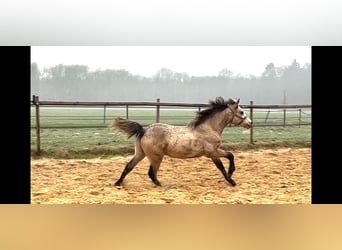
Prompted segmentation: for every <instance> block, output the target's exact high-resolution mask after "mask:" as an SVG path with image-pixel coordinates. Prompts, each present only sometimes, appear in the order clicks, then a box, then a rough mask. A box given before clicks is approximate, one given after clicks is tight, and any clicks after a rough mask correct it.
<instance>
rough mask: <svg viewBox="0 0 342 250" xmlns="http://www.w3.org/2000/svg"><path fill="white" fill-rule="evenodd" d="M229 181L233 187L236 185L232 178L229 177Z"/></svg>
mask: <svg viewBox="0 0 342 250" xmlns="http://www.w3.org/2000/svg"><path fill="white" fill-rule="evenodd" d="M229 183H230V185H232V186H233V187H234V186H236V183H235V181H234V180H233V179H230V180H229Z"/></svg>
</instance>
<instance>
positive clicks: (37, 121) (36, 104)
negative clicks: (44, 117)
mask: <svg viewBox="0 0 342 250" xmlns="http://www.w3.org/2000/svg"><path fill="white" fill-rule="evenodd" d="M33 103H34V105H35V107H36V137H37V140H36V141H37V152H36V154H37V155H40V114H39V96H35V95H34V96H33Z"/></svg>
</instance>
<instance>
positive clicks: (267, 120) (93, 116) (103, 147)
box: [31, 107, 311, 158]
mask: <svg viewBox="0 0 342 250" xmlns="http://www.w3.org/2000/svg"><path fill="white" fill-rule="evenodd" d="M197 110H198V109H193V110H189V109H186V110H182V109H178V110H175V109H161V111H160V122H162V123H168V124H173V125H186V124H187V123H188V122H190V121H191V120H192V119H193V118H194V117H195V115H196V113H195V112H196V111H197ZM247 114H248V112H247ZM40 115H41V119H40V123H41V155H43V156H47V157H59V158H89V157H110V156H113V155H116V154H120V155H125V154H132V153H133V152H134V141H135V138H130V139H126V138H125V137H124V136H123V135H121V134H119V133H118V132H116V131H114V130H113V129H111V124H112V121H113V119H114V118H116V117H118V116H120V117H124V118H126V109H125V108H111V109H109V108H108V109H106V110H104V109H103V108H87V109H85V108H45V107H44V108H41V110H40ZM248 115H249V114H248ZM155 117H156V111H155V110H153V109H141V108H135V109H129V112H128V118H129V119H132V120H134V121H137V122H139V123H141V124H142V125H143V126H146V125H149V124H151V123H154V122H155ZM283 118H284V113H283V112H282V111H281V112H279V111H278V112H267V111H265V112H255V113H254V119H253V121H254V125H255V127H254V128H253V140H254V144H250V130H246V129H243V128H240V127H227V128H226V129H225V130H224V132H223V134H222V142H223V143H222V147H223V148H227V149H236V148H246V149H250V148H256V147H278V146H279V147H282V146H286V147H310V146H311V125H305V124H311V114H310V115H308V116H306V114H305V113H304V114H301V117H300V119H301V126H299V112H286V126H285V127H283V126H282V124H283ZM264 125H267V126H264ZM274 125H276V126H274ZM35 154H36V130H35V110H34V109H32V110H31V155H32V156H34V155H35Z"/></svg>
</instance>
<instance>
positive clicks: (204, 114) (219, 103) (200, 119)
mask: <svg viewBox="0 0 342 250" xmlns="http://www.w3.org/2000/svg"><path fill="white" fill-rule="evenodd" d="M234 103H235V101H234V100H233V99H230V98H229V100H227V101H225V100H224V99H223V98H222V97H216V99H215V101H209V107H208V108H207V109H204V110H201V111H198V112H197V116H196V117H195V119H193V120H192V121H191V122H190V123H189V126H191V127H194V128H196V127H197V126H198V125H200V124H202V123H204V122H205V121H206V120H207V119H209V118H210V117H212V116H213V115H215V114H217V113H219V112H221V111H223V110H225V109H226V108H227V107H228V105H229V104H234Z"/></svg>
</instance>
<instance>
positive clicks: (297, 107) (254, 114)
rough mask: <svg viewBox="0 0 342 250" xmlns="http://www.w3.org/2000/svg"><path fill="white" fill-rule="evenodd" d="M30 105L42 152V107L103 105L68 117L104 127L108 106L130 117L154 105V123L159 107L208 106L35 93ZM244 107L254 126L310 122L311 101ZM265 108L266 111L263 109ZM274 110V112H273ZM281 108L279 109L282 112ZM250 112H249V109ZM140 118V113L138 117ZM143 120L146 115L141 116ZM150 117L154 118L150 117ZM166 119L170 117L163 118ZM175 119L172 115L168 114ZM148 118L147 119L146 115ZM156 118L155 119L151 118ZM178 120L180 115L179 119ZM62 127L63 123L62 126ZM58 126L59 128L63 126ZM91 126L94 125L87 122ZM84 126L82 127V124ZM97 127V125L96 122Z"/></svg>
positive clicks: (63, 117)
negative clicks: (65, 98) (98, 109)
mask: <svg viewBox="0 0 342 250" xmlns="http://www.w3.org/2000/svg"><path fill="white" fill-rule="evenodd" d="M31 105H32V106H33V107H34V108H35V127H36V140H37V142H36V145H37V151H36V152H37V154H39V153H40V129H41V128H42V126H41V115H40V107H91V108H95V107H101V108H103V113H102V115H96V116H90V115H84V116H82V115H79V114H78V115H77V116H68V117H67V118H68V119H73V120H79V121H89V120H93V121H103V123H102V126H105V124H106V121H107V120H108V119H112V118H113V117H111V116H110V115H108V114H107V109H109V108H119V107H121V108H123V109H124V110H125V116H126V118H127V119H128V118H129V108H131V107H136V108H147V107H148V108H152V109H153V108H155V120H154V121H155V122H160V119H161V114H160V108H161V107H165V108H173V107H175V108H196V109H198V110H201V108H206V107H208V104H202V103H173V102H161V101H160V99H157V100H156V102H97V101H95V102H89V101H40V100H39V97H38V96H33V98H32V101H31ZM240 106H241V107H242V108H244V109H247V110H249V117H250V118H251V119H252V120H253V126H254V127H257V126H284V127H285V126H289V125H290V126H293V125H298V126H302V125H311V115H309V116H308V115H307V114H306V113H305V112H304V111H303V109H311V104H281V105H265V104H254V103H253V101H251V102H250V104H249V105H240ZM262 110H264V111H262ZM272 110H274V111H272ZM279 110H280V111H279ZM289 110H290V111H291V110H292V111H296V112H298V116H296V120H295V119H292V123H288V121H289V120H290V115H289V114H290V112H289ZM261 111H262V112H266V117H258V112H261ZM247 112H248V111H247ZM273 112H277V113H279V112H282V115H281V118H279V115H278V118H277V119H274V118H272V119H271V118H270V115H271V114H272V113H273ZM305 115H307V117H309V121H305V119H303V116H305ZM44 118H48V119H51V120H52V119H53V120H55V121H56V120H58V119H61V120H63V119H65V118H66V116H65V115H60V116H59V115H53V116H50V117H49V116H45V117H44ZM135 118H137V116H135ZM140 118H141V119H144V118H146V117H143V116H141V117H140ZM148 118H149V119H151V117H148ZM163 118H165V119H166V118H167V117H165V116H164V117H163ZM169 118H170V119H172V117H169ZM146 119H147V118H146ZM152 119H153V118H152ZM177 119H179V117H178V118H177ZM186 119H189V117H188V116H184V120H186ZM61 126H62V127H63V125H61ZM61 126H59V127H61ZM87 126H88V127H91V125H90V126H89V125H87ZM80 127H82V126H80ZM96 127H98V125H96ZM253 142H254V139H253V127H252V128H251V131H250V143H251V144H253Z"/></svg>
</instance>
